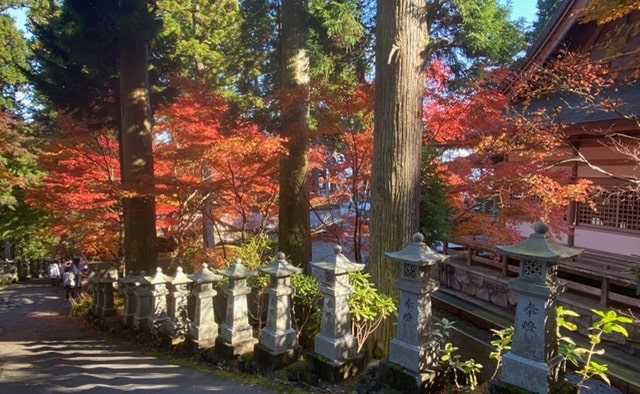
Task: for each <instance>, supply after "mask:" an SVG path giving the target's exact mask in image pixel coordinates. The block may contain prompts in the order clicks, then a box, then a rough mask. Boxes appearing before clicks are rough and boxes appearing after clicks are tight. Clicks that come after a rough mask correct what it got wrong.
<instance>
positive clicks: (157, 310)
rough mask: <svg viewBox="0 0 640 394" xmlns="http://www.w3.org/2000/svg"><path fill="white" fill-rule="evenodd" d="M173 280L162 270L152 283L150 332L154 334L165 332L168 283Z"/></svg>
mask: <svg viewBox="0 0 640 394" xmlns="http://www.w3.org/2000/svg"><path fill="white" fill-rule="evenodd" d="M170 281H171V278H169V277H168V276H166V275H164V274H163V273H162V268H157V269H156V274H155V275H154V276H153V278H151V280H150V281H149V282H150V304H151V316H150V318H149V330H150V331H152V332H157V331H163V330H164V327H165V324H166V321H167V294H169V290H168V289H167V283H169V282H170Z"/></svg>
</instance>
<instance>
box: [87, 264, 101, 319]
mask: <svg viewBox="0 0 640 394" xmlns="http://www.w3.org/2000/svg"><path fill="white" fill-rule="evenodd" d="M88 282H89V293H90V294H91V300H92V303H91V312H93V314H94V315H96V316H97V315H98V309H99V305H98V298H99V294H100V293H99V290H100V289H99V287H98V274H97V273H96V272H92V273H91V275H89V281H88Z"/></svg>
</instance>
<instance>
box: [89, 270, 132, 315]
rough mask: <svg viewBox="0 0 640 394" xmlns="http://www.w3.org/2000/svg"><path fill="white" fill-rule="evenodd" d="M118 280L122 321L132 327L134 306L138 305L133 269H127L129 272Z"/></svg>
mask: <svg viewBox="0 0 640 394" xmlns="http://www.w3.org/2000/svg"><path fill="white" fill-rule="evenodd" d="M92 275H93V274H92ZM118 282H119V283H120V286H119V290H120V292H121V294H122V295H123V296H124V311H123V313H122V322H123V323H124V325H125V326H127V327H133V320H134V317H135V315H136V308H137V307H138V299H137V296H136V282H137V281H136V277H135V275H134V274H133V271H129V273H128V274H127V275H126V276H125V277H123V278H121V279H120V280H119V281H118Z"/></svg>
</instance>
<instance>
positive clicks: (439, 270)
mask: <svg viewBox="0 0 640 394" xmlns="http://www.w3.org/2000/svg"><path fill="white" fill-rule="evenodd" d="M432 275H433V276H434V277H435V278H437V279H438V280H439V281H440V287H441V288H445V289H451V290H455V291H459V292H461V293H463V294H464V295H467V296H470V297H473V298H475V299H478V300H482V301H484V302H488V303H490V304H492V305H495V306H497V307H500V308H501V309H503V310H504V311H506V312H509V313H513V312H514V311H515V304H516V299H517V294H516V293H515V292H513V291H511V290H509V287H508V282H509V280H511V279H512V278H507V277H504V276H502V275H500V274H499V273H497V272H496V271H494V270H491V269H489V268H486V267H479V266H475V265H473V266H470V265H467V264H466V261H463V260H457V259H450V260H448V261H447V262H445V263H441V264H438V265H437V266H436V267H434V271H433V272H432ZM558 301H559V303H560V304H562V305H563V306H564V307H565V308H566V309H570V310H573V311H575V312H577V313H578V314H580V316H581V317H580V318H578V319H575V323H576V324H577V325H578V327H579V328H578V331H579V332H580V333H581V334H582V335H584V336H586V335H587V334H588V331H587V328H588V327H590V326H591V325H592V324H593V321H595V320H596V317H595V316H594V315H593V313H592V312H591V309H598V310H607V309H609V308H607V307H605V306H603V305H601V304H599V303H598V301H597V300H591V299H588V298H584V297H577V296H576V295H574V294H571V293H567V294H562V295H561V296H560V297H558ZM616 311H617V312H618V313H625V314H629V313H631V314H632V315H633V316H635V320H636V321H635V323H634V324H632V325H627V326H626V328H627V331H628V332H629V336H628V337H627V338H625V337H623V336H622V335H613V336H607V337H605V341H606V342H607V343H608V344H609V345H611V346H614V347H615V348H617V349H619V350H620V351H623V352H625V353H627V354H630V355H634V356H637V355H640V321H639V320H638V319H640V311H636V310H633V311H629V310H623V311H620V310H616Z"/></svg>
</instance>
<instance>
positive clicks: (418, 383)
mask: <svg viewBox="0 0 640 394" xmlns="http://www.w3.org/2000/svg"><path fill="white" fill-rule="evenodd" d="M423 241H424V237H423V235H422V234H420V233H416V234H414V235H413V242H412V243H410V244H409V245H407V246H406V247H405V248H404V249H402V250H399V251H396V252H387V253H385V256H386V257H387V258H389V259H391V260H393V261H397V262H399V263H401V271H400V272H401V273H400V278H399V279H397V280H396V281H395V287H396V288H397V289H398V290H399V291H400V295H399V304H398V327H397V330H396V336H395V338H394V339H392V340H391V342H390V343H389V362H390V363H391V366H392V367H393V366H394V365H395V366H400V367H401V368H397V367H396V368H389V370H390V372H391V373H394V374H395V373H397V375H398V376H397V377H391V378H390V379H391V381H392V382H393V384H399V385H400V386H405V388H406V392H421V391H424V390H425V387H427V386H428V384H430V383H431V382H432V380H433V377H434V368H435V367H436V366H437V365H438V362H439V360H438V349H439V343H438V342H437V340H436V339H435V338H434V337H433V336H432V334H431V331H432V326H433V322H432V321H431V293H433V292H434V291H436V290H437V289H438V287H439V284H438V282H437V281H435V280H433V279H432V278H431V277H430V271H431V267H432V266H433V265H434V264H436V263H439V262H443V261H444V260H446V259H447V256H446V255H443V254H440V253H437V252H435V251H434V250H432V249H431V248H430V247H429V246H427V245H426V244H425V243H424V242H423ZM405 388H403V390H405Z"/></svg>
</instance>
